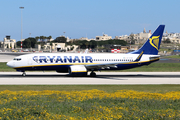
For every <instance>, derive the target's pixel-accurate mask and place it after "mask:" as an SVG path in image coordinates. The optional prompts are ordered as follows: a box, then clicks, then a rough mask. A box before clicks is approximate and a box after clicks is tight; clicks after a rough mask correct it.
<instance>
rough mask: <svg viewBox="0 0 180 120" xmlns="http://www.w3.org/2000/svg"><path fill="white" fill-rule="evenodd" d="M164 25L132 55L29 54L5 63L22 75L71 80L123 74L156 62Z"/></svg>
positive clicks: (131, 53)
mask: <svg viewBox="0 0 180 120" xmlns="http://www.w3.org/2000/svg"><path fill="white" fill-rule="evenodd" d="M164 28H165V25H159V26H158V28H157V29H156V30H155V32H154V33H153V34H152V35H151V36H150V37H149V39H148V40H147V41H146V42H145V43H144V45H143V46H142V47H141V48H140V49H138V50H135V51H132V52H129V53H126V54H112V53H94V54H93V53H86V54H80V53H78V54H77V53H65V54H64V53H33V54H26V55H20V56H18V57H15V58H14V59H13V60H11V61H9V62H8V63H7V66H9V67H11V68H14V69H16V71H20V72H22V76H26V73H25V71H48V70H49V71H52V70H54V71H56V72H58V73H69V75H72V76H76V75H77V76H87V74H88V71H91V73H90V76H92V77H95V76H96V73H95V71H100V70H124V69H130V68H135V67H140V66H143V65H149V64H151V63H153V62H155V61H158V60H159V59H160V58H159V57H160V56H159V55H158V50H159V48H160V44H161V39H162V35H163V32H164Z"/></svg>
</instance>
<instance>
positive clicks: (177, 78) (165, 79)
mask: <svg viewBox="0 0 180 120" xmlns="http://www.w3.org/2000/svg"><path fill="white" fill-rule="evenodd" d="M21 74H22V73H21V72H0V85H137V84H180V72H97V77H90V76H87V77H71V76H68V75H67V74H66V73H65V74H64V73H63V74H62V73H56V72H27V73H26V76H25V77H22V76H21Z"/></svg>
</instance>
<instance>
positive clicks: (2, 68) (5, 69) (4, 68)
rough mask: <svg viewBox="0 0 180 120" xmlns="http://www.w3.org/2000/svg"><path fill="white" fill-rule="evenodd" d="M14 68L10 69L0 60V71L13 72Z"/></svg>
mask: <svg viewBox="0 0 180 120" xmlns="http://www.w3.org/2000/svg"><path fill="white" fill-rule="evenodd" d="M14 71H16V70H15V69H12V68H10V67H8V66H7V65H6V63H5V62H0V72H14Z"/></svg>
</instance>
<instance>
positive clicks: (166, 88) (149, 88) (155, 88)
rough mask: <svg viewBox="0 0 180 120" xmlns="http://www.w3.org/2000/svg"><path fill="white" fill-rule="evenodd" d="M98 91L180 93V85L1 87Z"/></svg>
mask: <svg viewBox="0 0 180 120" xmlns="http://www.w3.org/2000/svg"><path fill="white" fill-rule="evenodd" d="M92 89H98V90H103V91H105V92H115V91H117V90H135V91H143V92H153V93H154V92H156V93H165V92H170V91H180V85H0V91H3V90H10V91H28V90H34V91H43V90H58V91H81V90H92Z"/></svg>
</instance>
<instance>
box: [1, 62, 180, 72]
mask: <svg viewBox="0 0 180 120" xmlns="http://www.w3.org/2000/svg"><path fill="white" fill-rule="evenodd" d="M8 71H9V72H13V71H15V70H14V69H12V68H10V67H8V66H7V65H6V63H0V72H8ZM179 71H180V63H152V64H150V65H148V66H142V67H137V68H132V69H128V70H117V71H108V72H179Z"/></svg>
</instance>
